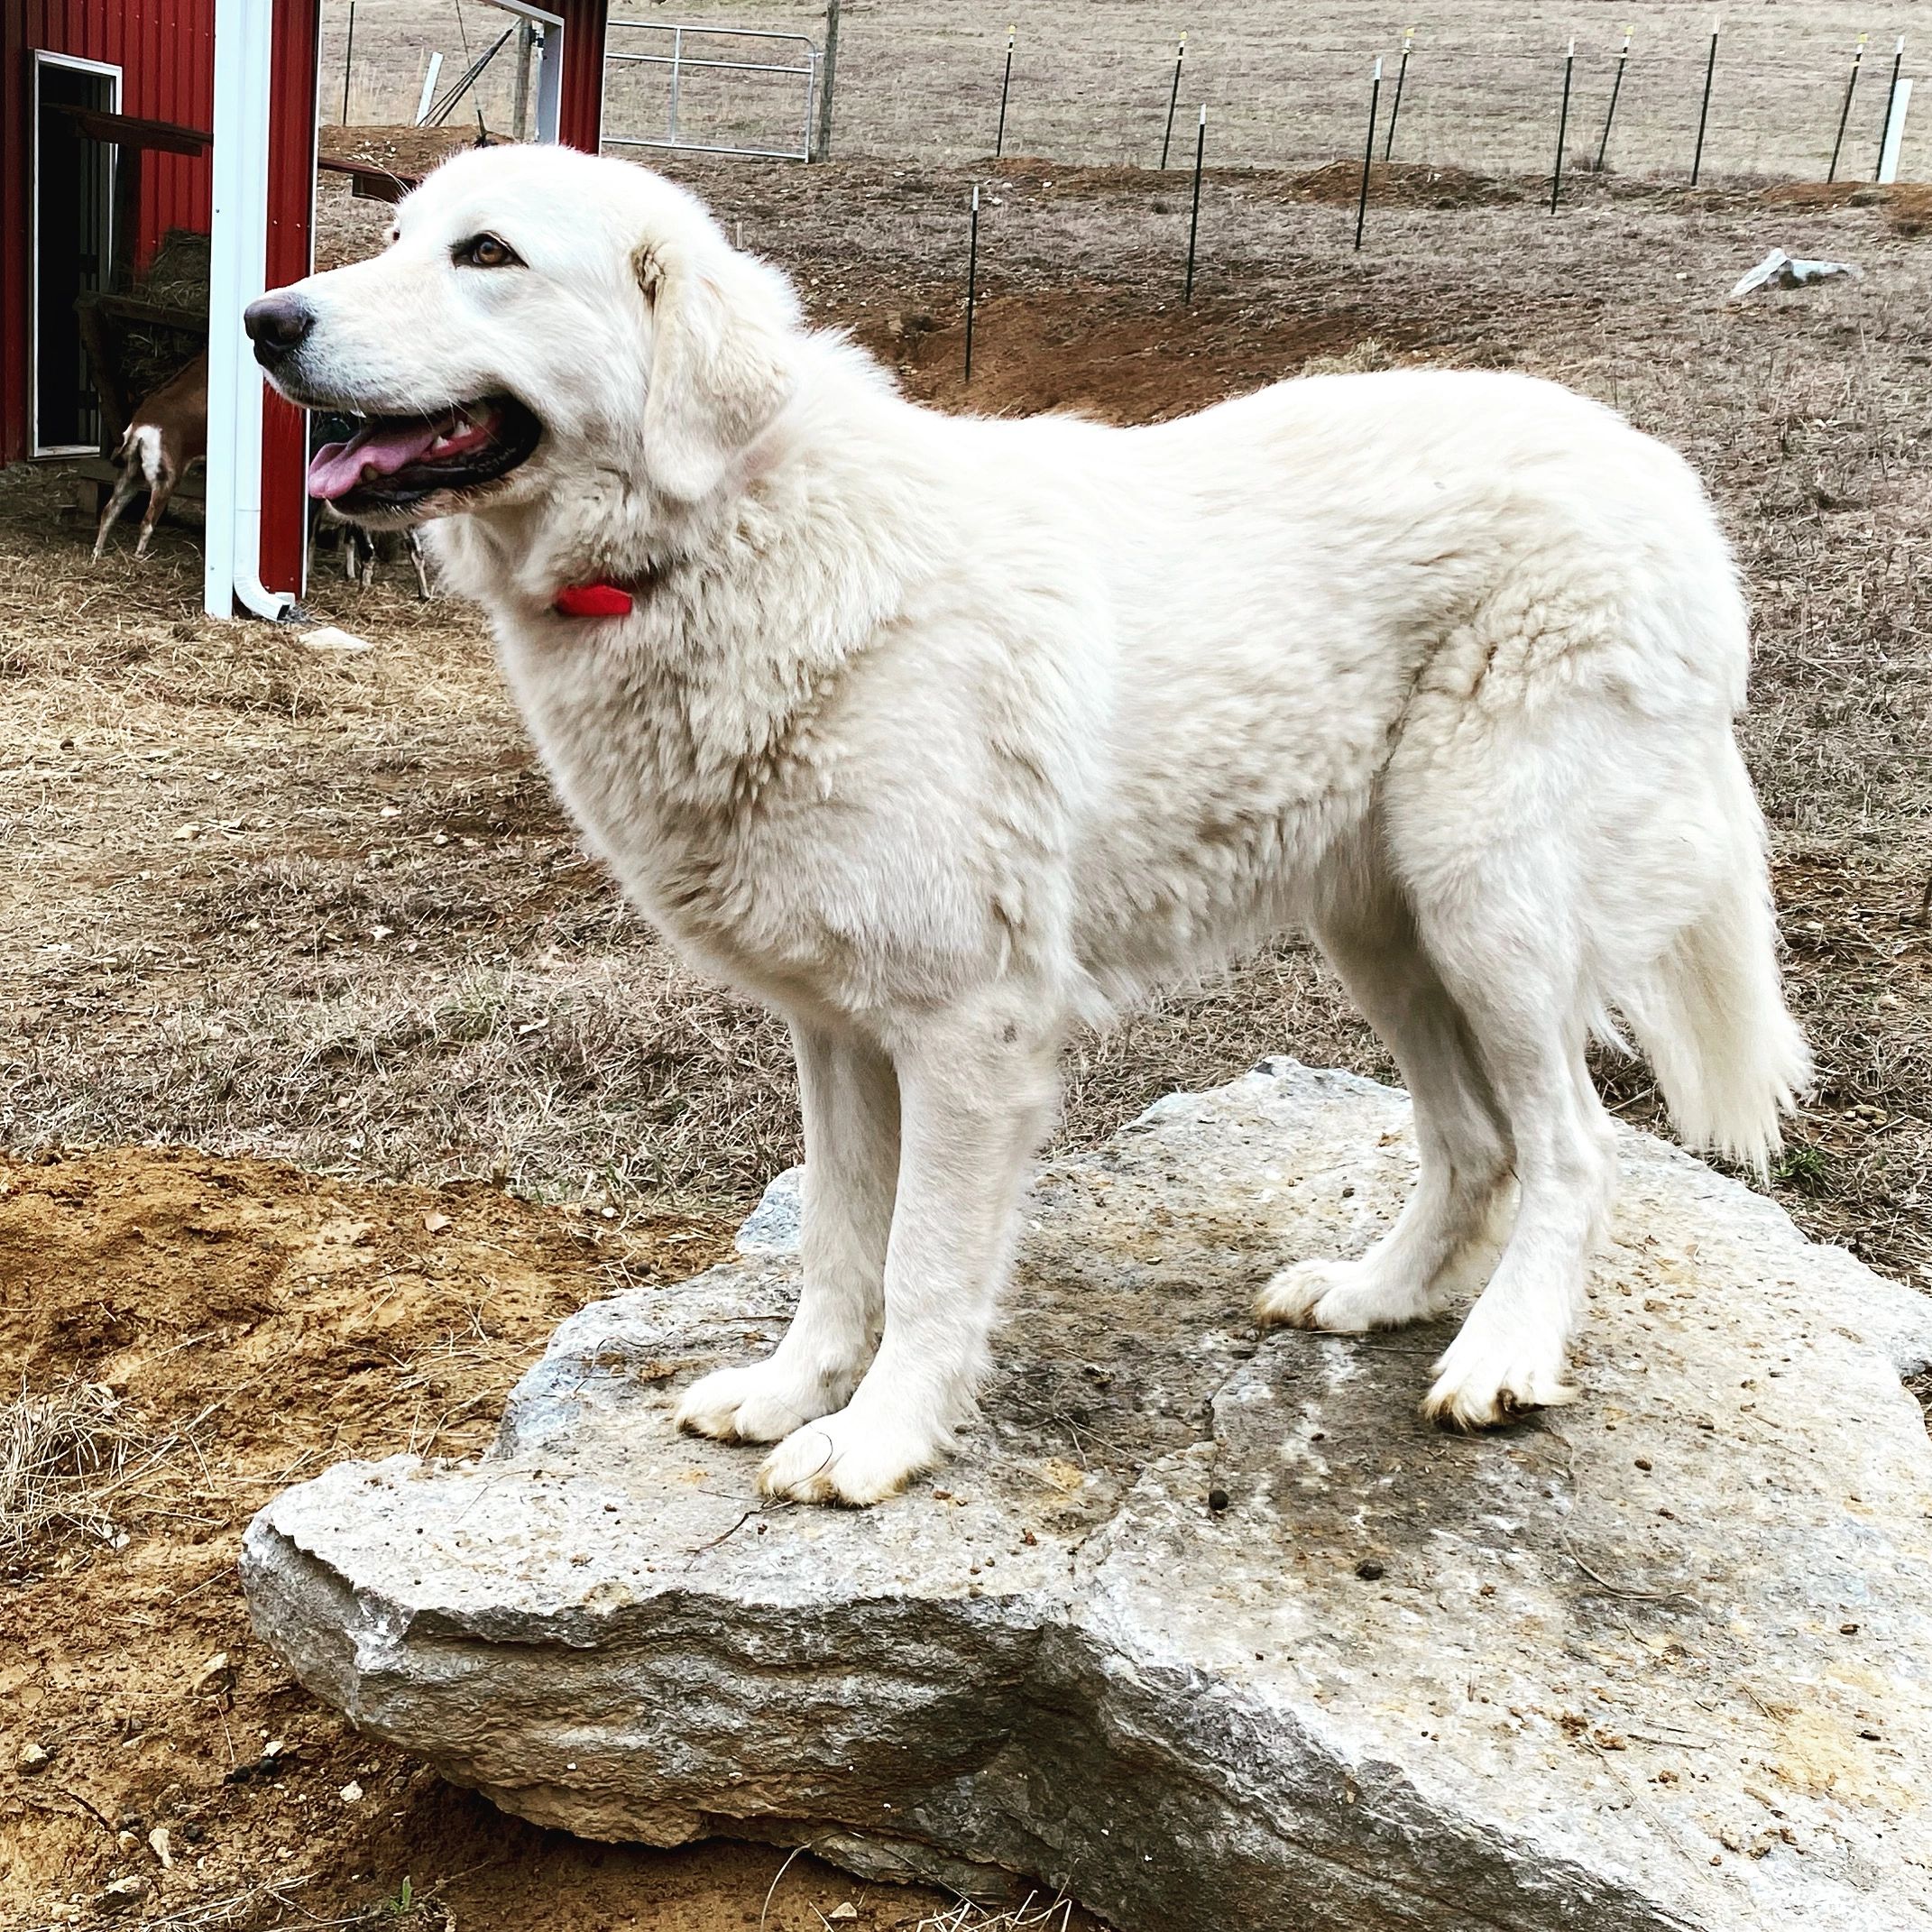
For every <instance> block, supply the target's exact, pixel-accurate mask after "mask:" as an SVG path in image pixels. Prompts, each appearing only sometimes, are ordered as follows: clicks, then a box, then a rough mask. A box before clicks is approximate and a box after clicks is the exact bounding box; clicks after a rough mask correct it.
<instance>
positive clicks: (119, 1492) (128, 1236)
mask: <svg viewBox="0 0 1932 1932" xmlns="http://www.w3.org/2000/svg"><path fill="white" fill-rule="evenodd" d="M726 1245H727V1229H726V1228H725V1226H724V1225H723V1224H722V1223H720V1222H717V1221H713V1220H706V1219H700V1218H696V1217H693V1216H689V1215H678V1214H670V1213H653V1214H632V1215H630V1217H629V1218H627V1219H615V1218H613V1219H608V1220H607V1219H604V1218H603V1215H602V1214H601V1212H600V1213H596V1214H591V1215H586V1214H584V1212H582V1211H581V1210H571V1211H569V1212H567V1213H566V1212H565V1211H563V1210H557V1209H554V1208H552V1209H540V1208H536V1207H531V1206H529V1205H526V1204H524V1203H522V1202H520V1201H514V1200H511V1199H510V1198H509V1197H508V1196H506V1195H505V1194H503V1193H502V1192H501V1191H498V1190H496V1189H494V1188H492V1187H490V1186H488V1185H486V1184H483V1183H473V1184H468V1185H463V1186H456V1187H451V1188H445V1189H428V1188H411V1187H384V1186H367V1185H352V1184H349V1183H346V1182H339V1181H336V1180H332V1179H330V1178H328V1177H327V1176H320V1175H316V1174H310V1173H300V1172H298V1171H297V1170H295V1169H292V1168H288V1167H282V1166H279V1165H275V1164H271V1163H266V1162H260V1161H246V1160H216V1159H212V1158H209V1157H207V1156H206V1155H198V1154H193V1153H188V1152H183V1151H178V1150H174V1149H165V1148H164V1149H120V1150H109V1151H101V1152H94V1153H87V1154H77V1155H69V1157H67V1158H64V1159H57V1160H51V1161H48V1162H44V1163H29V1162H22V1161H17V1160H15V1161H4V1160H0V1360H4V1361H5V1363H6V1364H7V1365H8V1368H9V1371H10V1372H11V1373H14V1374H15V1375H19V1376H20V1377H21V1378H22V1381H23V1384H24V1386H25V1388H26V1389H28V1390H30V1391H33V1392H37V1393H41V1394H44V1393H45V1392H48V1391H54V1390H60V1389H75V1388H78V1387H79V1386H81V1385H88V1388H87V1396H88V1401H87V1407H88V1408H89V1409H90V1410H91V1412H96V1413H98V1414H99V1415H101V1416H103V1417H107V1416H111V1417H112V1418H113V1420H114V1422H115V1428H116V1430H117V1431H118V1432H119V1436H120V1439H121V1440H122V1442H123V1444H124V1447H125V1448H126V1449H127V1452H128V1453H127V1461H126V1464H125V1467H124V1469H123V1471H122V1474H121V1477H119V1478H118V1479H116V1480H114V1481H106V1480H104V1481H103V1483H102V1484H101V1486H100V1491H99V1494H98V1495H97V1502H98V1505H99V1506H98V1508H97V1510H96V1512H95V1520H96V1528H95V1530H94V1531H93V1532H91V1533H90V1532H86V1531H84V1530H78V1529H75V1528H73V1527H71V1526H69V1527H68V1528H66V1529H64V1530H62V1529H59V1528H56V1529H55V1530H54V1531H52V1532H51V1533H48V1534H44V1535H41V1536H39V1537H38V1538H35V1539H32V1540H31V1541H29V1542H28V1543H27V1544H26V1546H25V1548H24V1550H22V1549H21V1547H20V1545H19V1544H18V1543H16V1545H15V1554H14V1556H13V1558H12V1559H10V1567H8V1568H5V1569H0V1631H4V1632H5V1636H4V1638H0V1712H5V1716H4V1717H0V1923H4V1924H6V1925H10V1926H21V1925H43V1924H49V1923H56V1922H58V1923H83V1924H85V1923H91V1922H93V1921H94V1919H95V1918H97V1916H101V1915H105V1914H106V1912H107V1911H109V1910H111V1909H115V1905H116V1904H118V1905H119V1906H120V1907H121V1908H122V1909H124V1908H125V1906H126V1904H127V1902H128V1901H127V1900H125V1899H124V1898H123V1899H120V1900H113V1899H112V1898H111V1896H110V1897H109V1898H107V1899H104V1897H103V1894H104V1892H105V1891H106V1887H108V1886H109V1885H110V1884H111V1883H113V1882H114V1881H133V1882H134V1883H136V1884H137V1885H138V1886H139V1887H140V1888H142V1890H141V1891H140V1892H139V1895H138V1902H141V1903H143V1904H144V1905H145V1907H146V1908H147V1909H150V1910H153V1909H161V1910H165V1911H170V1912H173V1911H189V1910H192V1911H194V1912H196V1913H198V1914H200V1913H204V1912H207V1913H214V1914H216V1916H215V1917H213V1918H209V1919H207V1921H205V1922H208V1923H220V1924H224V1925H230V1926H235V1927H270V1926H275V1925H281V1924H285V1923H290V1922H293V1923H306V1922H307V1919H306V1918H305V1917H304V1914H305V1913H307V1914H309V1915H314V1916H317V1917H320V1918H325V1919H329V1920H332V1921H333V1922H336V1923H338V1924H340V1923H345V1922H347V1921H346V1919H345V1917H344V1916H343V1915H346V1914H349V1913H355V1912H363V1911H366V1912H368V1913H370V1914H371V1916H372V1917H374V1918H382V1920H383V1922H391V1919H393V1921H394V1922H397V1923H399V1924H400V1925H402V1926H404V1927H407V1926H409V1925H410V1924H415V1923H419V1924H420V1925H421V1926H423V1927H442V1926H444V1925H445V1924H446V1923H447V1922H448V1920H447V1918H446V1916H445V1908H446V1909H447V1910H448V1911H449V1912H452V1913H454V1914H455V1917H456V1918H460V1919H461V1920H462V1922H463V1923H464V1925H465V1927H471V1926H475V1927H505V1928H508V1927H516V1928H517V1932H526V1928H530V1932H545V1928H547V1927H553V1926H556V1927H562V1926H564V1925H565V1924H566V1923H567V1924H568V1925H569V1926H570V1927H572V1928H573V1932H575V1928H576V1927H600V1926H605V1925H614V1924H632V1925H646V1926H652V1927H662V1928H665V1932H715V1928H722V1927H727V1926H729V1927H734V1928H735V1927H741V1926H743V1925H748V1924H756V1923H757V1922H758V1917H759V1904H760V1901H761V1900H763V1898H764V1896H765V1892H766V1890H767V1888H768V1886H769V1885H770V1883H771V1881H772V1879H773V1877H774V1875H775V1874H776V1872H777V1869H778V1865H779V1863H780V1861H781V1858H782V1855H783V1854H782V1853H779V1852H773V1851H768V1850H764V1849H758V1848H753V1847H749V1846H729V1845H725V1846H720V1845H708V1846H704V1847H698V1848H695V1849H693V1850H692V1851H689V1852H686V1853H680V1854H651V1853H647V1852H641V1851H635V1850H629V1849H624V1848H616V1847H606V1846H597V1845H579V1844H576V1843H575V1842H574V1841H572V1840H569V1839H566V1838H564V1837H561V1836H558V1835H552V1834H547V1833H542V1832H538V1831H536V1830H533V1829H532V1828H530V1827H529V1826H523V1825H520V1824H516V1823H514V1822H512V1821H510V1820H507V1819H505V1818H503V1817H501V1816H500V1815H499V1814H498V1813H497V1812H495V1811H494V1810H493V1809H492V1808H491V1807H490V1806H489V1805H487V1804H486V1803H484V1802H483V1800H482V1799H476V1798H474V1797H472V1796H471V1795H470V1794H468V1793H466V1792H462V1791H457V1790H455V1789H451V1788H450V1787H448V1786H446V1785H445V1784H443V1783H442V1782H441V1781H440V1780H438V1779H437V1778H436V1777H435V1776H434V1775H433V1774H432V1773H430V1772H428V1771H424V1770H422V1769H421V1768H420V1767H419V1766H417V1765H415V1764H413V1763H411V1762H409V1761H408V1760H407V1759H405V1758H403V1757H401V1756H400V1754H399V1753H394V1752H392V1751H390V1750H388V1749H387V1748H386V1747H384V1746H382V1745H380V1744H377V1743H373V1741H371V1740H369V1739H367V1738H363V1737H359V1736H358V1735H357V1734H355V1733H354V1732H353V1731H352V1730H350V1729H349V1728H348V1727H347V1725H345V1724H344V1723H343V1722H342V1721H341V1720H340V1719H339V1718H337V1717H336V1716H334V1715H333V1714H332V1713H329V1712H327V1711H325V1710H323V1709H321V1708H320V1707H317V1705H315V1704H314V1703H312V1702H311V1701H310V1699H309V1698H308V1696H307V1694H306V1693H305V1692H303V1691H302V1690H301V1689H300V1688H299V1687H297V1686H296V1685H295V1684H294V1683H293V1682H292V1681H291V1680H290V1679H289V1677H288V1676H287V1674H286V1672H284V1671H283V1670H282V1669H281V1666H280V1665H279V1664H278V1663H277V1662H276V1661H275V1660H274V1659H273V1658H272V1657H271V1656H270V1655H268V1654H267V1653H266V1652H264V1651H261V1650H260V1649H258V1648H257V1646H256V1645H255V1643H254V1642H253V1637H252V1636H251V1634H250V1633H249V1630H248V1627H247V1624H246V1621H245V1618H244V1614H243V1611H242V1607H241V1601H240V1594H239V1591H238V1589H237V1587H236V1585H235V1550H236V1544H237V1541H238V1537H239V1533H240V1530H241V1527H242V1525H243V1524H244V1523H245V1522H246V1521H247V1518H248V1516H249V1515H250V1514H251V1513H253V1510H254V1509H255V1508H256V1507H257V1506H258V1505H259V1504H261V1503H262V1501H263V1500H264V1499H265V1498H266V1497H267V1496H268V1495H270V1494H271V1493H272V1492H273V1491H274V1490H275V1489H277V1488H279V1487H280V1486H282V1485H283V1484H284V1483H286V1482H288V1481H290V1480H291V1479H292V1478H294V1477H299V1476H300V1475H302V1474H304V1473H307V1472H310V1471H313V1470H315V1469H317V1468H319V1467H322V1466H324V1465H325V1464H327V1463H329V1462H332V1461H336V1460H338V1459H341V1458H346V1457H353V1456H381V1455H386V1454H390V1453H392V1452H394V1451H397V1450H400V1449H410V1448H413V1449H419V1450H423V1449H428V1450H434V1451H435V1452H437V1453H438V1454H444V1455H459V1454H463V1453H466V1452H469V1451H472V1450H474V1449H477V1448H479V1447H481V1446H482V1444H483V1442H484V1441H485V1440H487V1438H488V1435H489V1433H490V1431H491V1430H492V1428H493V1426H494V1421H495V1416H496V1413H497V1411H498V1409H499V1407H500V1405H501V1399H502V1395H503V1394H504V1392H505V1391H506V1390H507V1388H508V1387H509V1385H510V1384H511V1381H512V1380H513V1379H514V1378H515V1376H516V1375H518V1374H519V1373H520V1370H521V1369H522V1367H523V1366H525V1365H526V1363H527V1362H528V1361H529V1359H530V1357H532V1356H533V1355H534V1354H535V1353H536V1351H537V1350H538V1348H539V1347H540V1345H541V1343H542V1341H543V1340H544V1339H545V1338H546V1337H547V1334H548V1332H549V1330H550V1329H551V1328H552V1327H553V1326H554V1325H555V1323H556V1322H557V1321H558V1320H561V1319H562V1317H563V1316H565V1315H566V1314H567V1313H569V1312H570V1311H572V1310H573V1309H575V1308H577V1307H579V1306H581V1305H582V1304H583V1303H584V1302H586V1301H588V1300H591V1299H593V1297H595V1296H597V1295H599V1294H603V1293H611V1292H612V1291H613V1290H614V1289H615V1288H617V1287H619V1286H622V1285H644V1284H647V1283H651V1282H655V1281H663V1280H669V1279H676V1278H678V1277H681V1276H683V1275H685V1274H689V1273H691V1272H693V1271H695V1269H697V1268H699V1267H702V1266H704V1265H706V1264H707V1263H708V1262H709V1261H711V1260H712V1259H713V1258H714V1257H715V1256H717V1255H718V1254H719V1253H721V1252H722V1250H723V1249H724V1247H726ZM18 1412H19V1409H18V1404H15V1405H14V1408H13V1409H12V1410H9V1411H7V1412H6V1414H7V1415H9V1416H16V1417H17V1414H18ZM18 1494H19V1492H18V1489H17V1486H16V1490H15V1499H16V1501H17V1499H18ZM117 1546H118V1547H117ZM216 1658H219V1659H221V1660H222V1661H220V1662H218V1663H216V1664H215V1665H214V1666H213V1668H209V1665H210V1660H212V1659H216ZM41 1752H44V1753H48V1757H47V1759H46V1761H45V1762H40V1760H39V1755H38V1754H39V1753H41ZM345 1793H347V1794H350V1795H347V1796H345ZM157 1830H158V1831H160V1832H161V1833H163V1834H165V1837H164V1838H162V1839H161V1840H158V1841H156V1840H151V1836H150V1835H151V1834H152V1833H154V1832H156V1831H157ZM157 1843H159V1844H161V1845H165V1847H166V1851H167V1858H168V1861H169V1862H168V1863H166V1864H164V1863H163V1861H162V1858H161V1855H160V1854H159V1853H158V1852H157V1851H156V1849H155V1845H156V1844H157ZM405 1880H407V1881H409V1890H408V1891H407V1893H405V1891H404V1881H405ZM861 1898H862V1894H861V1891H860V1888H859V1887H858V1886H857V1885H856V1884H855V1882H854V1881H851V1880H850V1879H846V1878H843V1877H841V1876H840V1875H838V1874H836V1873H833V1872H830V1871H828V1870H827V1869H826V1868H824V1867H822V1866H818V1865H815V1864H814V1863H813V1862H812V1861H810V1860H808V1859H800V1860H798V1861H797V1862H796V1863H794V1864H793V1866H792V1867H791V1869H790V1871H789V1872H787V1874H786V1877H785V1882H784V1885H783V1886H782V1888H781V1889H780V1891H779V1893H778V1894H777V1897H776V1898H775V1899H774V1900H773V1902H772V1909H771V1913H770V1917H769V1919H768V1926H769V1927H772V1928H777V1927H789V1928H802V1927H806V1926H814V1927H815V1926H817V1925H819V1924H820V1923H821V1921H820V1919H819V1918H817V1916H816V1912H818V1911H823V1912H825V1913H830V1912H832V1911H833V1909H835V1908H836V1907H837V1906H838V1905H839V1904H840V1903H841V1902H842V1900H847V1899H855V1900H857V1899H861ZM564 1900H568V1901H569V1904H568V1908H567V1910H566V1908H565V1907H564V1906H563V1905H562V1904H561V1903H560V1902H559V1901H564ZM405 1901H407V1903H408V1908H409V1909H407V1910H404V1909H402V1907H403V1906H404V1904H405ZM933 1903H934V1901H932V1900H928V1899H926V1898H925V1895H923V1894H917V1895H915V1894H901V1893H897V1892H894V1893H891V1894H889V1895H883V1894H879V1893H878V1892H877V1891H874V1893H873V1895H872V1897H871V1899H870V1900H869V1901H864V1908H863V1912H862V1917H861V1918H860V1924H861V1925H893V1924H897V1923H901V1922H905V1923H911V1922H914V1921H915V1920H916V1919H917V1918H918V1917H919V1916H920V1915H921V1913H922V1912H923V1911H924V1910H925V1909H929V1908H930V1906H931V1905H932V1904H933ZM814 1908H815V1910H814ZM198 1922H204V1921H201V1920H199V1919H198Z"/></svg>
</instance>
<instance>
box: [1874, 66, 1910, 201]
mask: <svg viewBox="0 0 1932 1932" xmlns="http://www.w3.org/2000/svg"><path fill="white" fill-rule="evenodd" d="M1911 105H1912V84H1911V82H1910V81H1909V80H1905V79H1900V82H1899V85H1898V87H1897V90H1896V91H1895V92H1894V93H1893V95H1892V97H1891V113H1890V114H1889V115H1886V117H1885V145H1884V146H1883V147H1882V148H1881V150H1880V151H1879V171H1878V178H1879V179H1880V180H1881V181H1896V180H1897V179H1899V150H1900V148H1901V147H1903V146H1904V145H1905V110H1906V109H1907V108H1908V107H1909V106H1911Z"/></svg>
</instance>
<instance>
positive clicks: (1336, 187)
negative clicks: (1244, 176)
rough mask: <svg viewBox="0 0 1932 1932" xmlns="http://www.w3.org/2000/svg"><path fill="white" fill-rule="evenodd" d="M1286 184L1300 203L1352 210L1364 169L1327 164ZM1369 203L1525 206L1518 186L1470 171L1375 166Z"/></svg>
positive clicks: (1354, 164)
mask: <svg viewBox="0 0 1932 1932" xmlns="http://www.w3.org/2000/svg"><path fill="white" fill-rule="evenodd" d="M1283 181H1284V184H1285V186H1286V187H1287V189H1289V191H1290V192H1291V193H1292V194H1293V196H1294V197H1295V198H1297V199H1300V200H1302V201H1320V202H1328V203H1330V204H1334V205H1338V206H1344V207H1347V206H1352V205H1353V204H1354V203H1355V201H1356V200H1357V198H1359V197H1360V195H1361V192H1362V164H1361V162H1360V161H1329V163H1328V164H1327V165H1326V166H1324V167H1320V168H1311V169H1309V170H1307V171H1306V172H1305V173H1302V174H1291V175H1287V176H1284V177H1283ZM1368 198H1369V202H1370V204H1371V205H1372V206H1375V207H1424V208H1465V207H1487V206H1489V205H1491V204H1493V203H1495V202H1500V201H1521V200H1522V199H1523V188H1522V185H1521V184H1520V183H1518V182H1515V181H1510V180H1503V179H1498V178H1497V177H1496V176H1494V175H1487V174H1476V173H1474V172H1472V171H1471V170H1469V169H1467V168H1453V167H1446V166H1445V167H1429V166H1425V165H1423V164H1422V163H1421V162H1417V161H1376V162H1375V165H1374V166H1373V167H1371V168H1370V169H1369V170H1368Z"/></svg>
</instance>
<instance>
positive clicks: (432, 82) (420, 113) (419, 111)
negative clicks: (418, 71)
mask: <svg viewBox="0 0 1932 1932" xmlns="http://www.w3.org/2000/svg"><path fill="white" fill-rule="evenodd" d="M442 71H443V57H442V55H441V54H439V53H433V54H431V55H430V56H429V71H428V73H427V74H425V75H424V76H423V97H422V98H421V99H420V100H419V101H418V102H417V104H416V121H415V125H416V126H418V127H420V126H421V125H422V124H423V123H424V122H425V121H427V120H428V118H429V110H430V108H431V107H432V106H435V104H436V78H437V75H438V74H440V73H441V72H442Z"/></svg>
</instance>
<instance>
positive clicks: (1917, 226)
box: [1757, 181, 1932, 235]
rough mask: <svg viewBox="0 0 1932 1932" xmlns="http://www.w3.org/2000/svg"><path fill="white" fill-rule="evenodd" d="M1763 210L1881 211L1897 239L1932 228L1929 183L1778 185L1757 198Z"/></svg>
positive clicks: (1784, 183) (1822, 182)
mask: <svg viewBox="0 0 1932 1932" xmlns="http://www.w3.org/2000/svg"><path fill="white" fill-rule="evenodd" d="M1757 198H1758V200H1759V201H1761V202H1762V204H1763V205H1764V206H1765V207H1773V208H1805V209H1808V210H1812V211H1817V210H1820V209H1827V208H1862V207H1876V208H1882V209H1883V210H1884V212H1885V216H1886V219H1887V220H1888V221H1890V222H1891V225H1892V227H1893V228H1894V229H1895V230H1896V231H1897V232H1898V233H1899V234H1900V235H1922V234H1924V233H1925V231H1926V230H1927V227H1932V183H1927V182H1924V181H1900V182H1898V183H1896V184H1895V185H1893V186H1891V187H1889V188H1875V187H1873V186H1872V183H1871V182H1870V181H1779V182H1775V183H1773V184H1772V186H1771V187H1770V188H1767V189H1762V191H1761V192H1760V193H1759V195H1758V197H1757Z"/></svg>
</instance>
